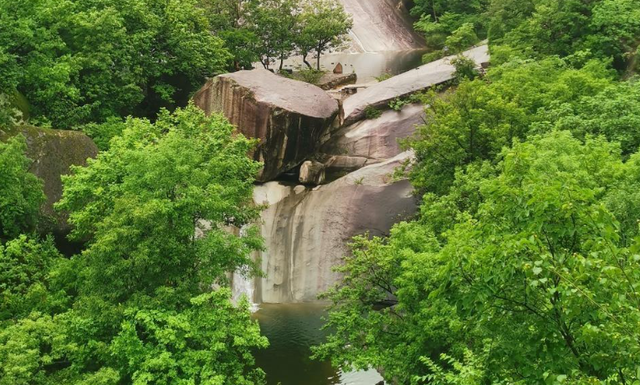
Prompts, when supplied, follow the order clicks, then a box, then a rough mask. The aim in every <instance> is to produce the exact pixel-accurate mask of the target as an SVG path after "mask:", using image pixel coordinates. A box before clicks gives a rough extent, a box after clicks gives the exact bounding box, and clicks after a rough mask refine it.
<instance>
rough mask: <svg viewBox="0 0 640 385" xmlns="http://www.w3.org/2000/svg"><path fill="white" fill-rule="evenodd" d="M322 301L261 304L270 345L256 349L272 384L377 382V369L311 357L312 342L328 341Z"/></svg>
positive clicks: (262, 325)
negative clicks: (344, 368)
mask: <svg viewBox="0 0 640 385" xmlns="http://www.w3.org/2000/svg"><path fill="white" fill-rule="evenodd" d="M325 314H326V311H325V306H324V305H322V304H282V305H267V304H263V305H260V309H259V310H258V311H257V312H256V313H254V315H255V318H256V319H257V320H258V322H259V323H260V328H261V330H262V334H263V335H264V336H266V337H267V338H268V339H269V343H270V346H269V348H267V349H265V350H262V351H259V352H257V353H256V362H257V364H258V366H259V367H261V368H262V369H263V370H264V371H265V373H266V374H267V384H268V385H278V384H280V385H334V384H342V385H376V384H377V383H378V382H380V381H382V377H380V375H379V374H378V373H377V372H376V371H374V370H369V371H360V372H350V373H342V372H340V371H337V370H336V369H334V368H333V367H332V366H331V364H330V363H329V362H326V361H316V360H312V359H311V346H313V345H317V344H319V343H321V342H323V341H324V338H325V337H326V332H325V331H322V330H321V328H322V325H323V321H322V316H324V315H325Z"/></svg>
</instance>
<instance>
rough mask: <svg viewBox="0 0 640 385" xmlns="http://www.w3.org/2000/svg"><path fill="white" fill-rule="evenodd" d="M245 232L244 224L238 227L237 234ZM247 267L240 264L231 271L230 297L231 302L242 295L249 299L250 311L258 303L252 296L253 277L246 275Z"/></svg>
mask: <svg viewBox="0 0 640 385" xmlns="http://www.w3.org/2000/svg"><path fill="white" fill-rule="evenodd" d="M246 233H247V230H246V225H245V226H242V227H241V228H240V233H239V236H240V237H243V236H245V235H246ZM248 272H249V267H248V266H242V267H241V268H239V269H238V270H236V271H234V272H233V275H232V276H231V299H232V301H233V303H235V304H238V302H240V299H241V298H242V297H243V296H246V297H247V300H248V301H249V305H250V310H251V312H252V313H253V312H256V311H257V310H258V304H257V303H255V301H254V298H253V293H254V291H255V288H254V284H253V278H249V277H248V276H247V275H248Z"/></svg>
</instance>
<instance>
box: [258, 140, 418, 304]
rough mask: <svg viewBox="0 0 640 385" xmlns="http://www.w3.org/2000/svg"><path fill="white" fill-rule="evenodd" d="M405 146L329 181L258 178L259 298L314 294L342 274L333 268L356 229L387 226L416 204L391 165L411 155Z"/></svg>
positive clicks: (375, 231) (378, 230) (297, 298)
mask: <svg viewBox="0 0 640 385" xmlns="http://www.w3.org/2000/svg"><path fill="white" fill-rule="evenodd" d="M410 156H411V153H409V152H405V153H402V154H400V155H398V156H396V157H394V158H392V159H389V160H387V161H385V162H382V163H378V164H373V165H370V166H367V167H364V168H362V169H360V170H358V171H356V172H353V173H351V174H349V175H347V176H345V177H343V178H340V179H338V180H336V181H334V182H332V183H330V184H327V185H323V186H319V187H315V188H308V187H305V186H302V185H297V186H294V185H286V184H282V183H280V182H269V183H266V184H263V185H259V186H256V189H255V192H254V200H255V202H256V203H257V204H266V205H267V209H266V210H264V211H263V213H262V235H263V236H264V238H265V241H266V251H264V252H262V253H261V255H260V257H261V260H262V269H263V271H264V272H265V273H266V277H264V278H258V279H256V290H255V293H254V296H255V297H254V298H255V300H256V301H257V302H264V303H290V302H307V301H315V300H317V296H318V294H320V293H321V292H323V291H326V290H327V289H329V288H330V287H332V286H333V285H334V284H335V283H336V282H338V280H339V279H340V276H339V274H338V273H336V272H334V271H333V270H332V268H333V266H335V265H338V264H340V263H341V258H342V257H343V256H344V255H345V254H346V253H347V252H348V250H347V246H346V245H347V242H348V240H349V239H350V238H351V237H352V236H354V235H357V234H363V233H365V232H367V231H368V232H370V234H371V235H383V234H387V232H388V231H389V229H390V228H391V227H392V226H393V224H394V223H396V222H398V221H400V220H402V219H403V218H406V217H407V216H410V215H412V214H413V213H414V212H415V211H416V207H417V206H416V202H415V198H414V197H413V195H412V191H413V188H412V186H411V184H410V183H409V182H408V181H406V180H403V181H396V180H395V179H394V178H393V177H392V174H393V171H394V170H395V169H396V168H397V167H398V166H400V164H401V163H402V162H404V161H405V160H407V159H408V158H409V157H410Z"/></svg>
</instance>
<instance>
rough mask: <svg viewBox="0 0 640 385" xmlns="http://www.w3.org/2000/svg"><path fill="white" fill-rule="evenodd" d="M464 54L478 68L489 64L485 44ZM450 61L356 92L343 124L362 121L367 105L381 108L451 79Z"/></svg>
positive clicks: (446, 60)
mask: <svg viewBox="0 0 640 385" xmlns="http://www.w3.org/2000/svg"><path fill="white" fill-rule="evenodd" d="M463 55H464V56H466V57H468V58H470V59H472V60H473V61H474V62H476V64H477V65H478V67H480V66H482V65H484V64H486V63H487V62H488V61H489V49H488V47H487V46H486V45H482V46H479V47H476V48H473V49H471V50H468V51H465V52H463ZM453 58H455V56H448V57H445V58H443V59H440V60H436V61H434V62H431V63H428V64H425V65H422V66H420V67H418V68H416V69H413V70H410V71H407V72H405V73H403V74H400V75H397V76H394V77H392V78H390V79H387V80H385V81H382V82H380V83H377V84H374V85H372V86H370V87H368V88H366V89H364V90H362V91H358V93H357V94H355V95H353V96H351V97H349V98H348V99H346V100H345V101H344V123H345V124H352V123H354V122H356V121H358V120H360V119H362V118H363V116H364V115H365V109H366V108H367V107H368V106H372V107H381V106H384V105H386V104H388V103H389V102H390V101H391V100H393V99H396V98H402V97H406V96H409V95H411V94H413V93H415V92H418V91H422V90H426V89H429V88H431V87H433V86H436V85H439V84H442V83H446V82H448V81H450V80H452V79H453V77H454V75H455V72H456V70H455V67H454V66H453V65H452V64H451V59H453Z"/></svg>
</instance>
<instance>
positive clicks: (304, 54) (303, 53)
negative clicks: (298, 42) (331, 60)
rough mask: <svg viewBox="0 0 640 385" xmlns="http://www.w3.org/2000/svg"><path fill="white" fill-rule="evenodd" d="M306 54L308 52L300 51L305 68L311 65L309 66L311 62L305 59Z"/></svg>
mask: <svg viewBox="0 0 640 385" xmlns="http://www.w3.org/2000/svg"><path fill="white" fill-rule="evenodd" d="M308 54H309V52H306V51H305V52H302V62H303V63H304V64H306V65H307V68H309V69H312V68H313V67H312V66H311V63H309V62H308V61H307V55H308Z"/></svg>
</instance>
